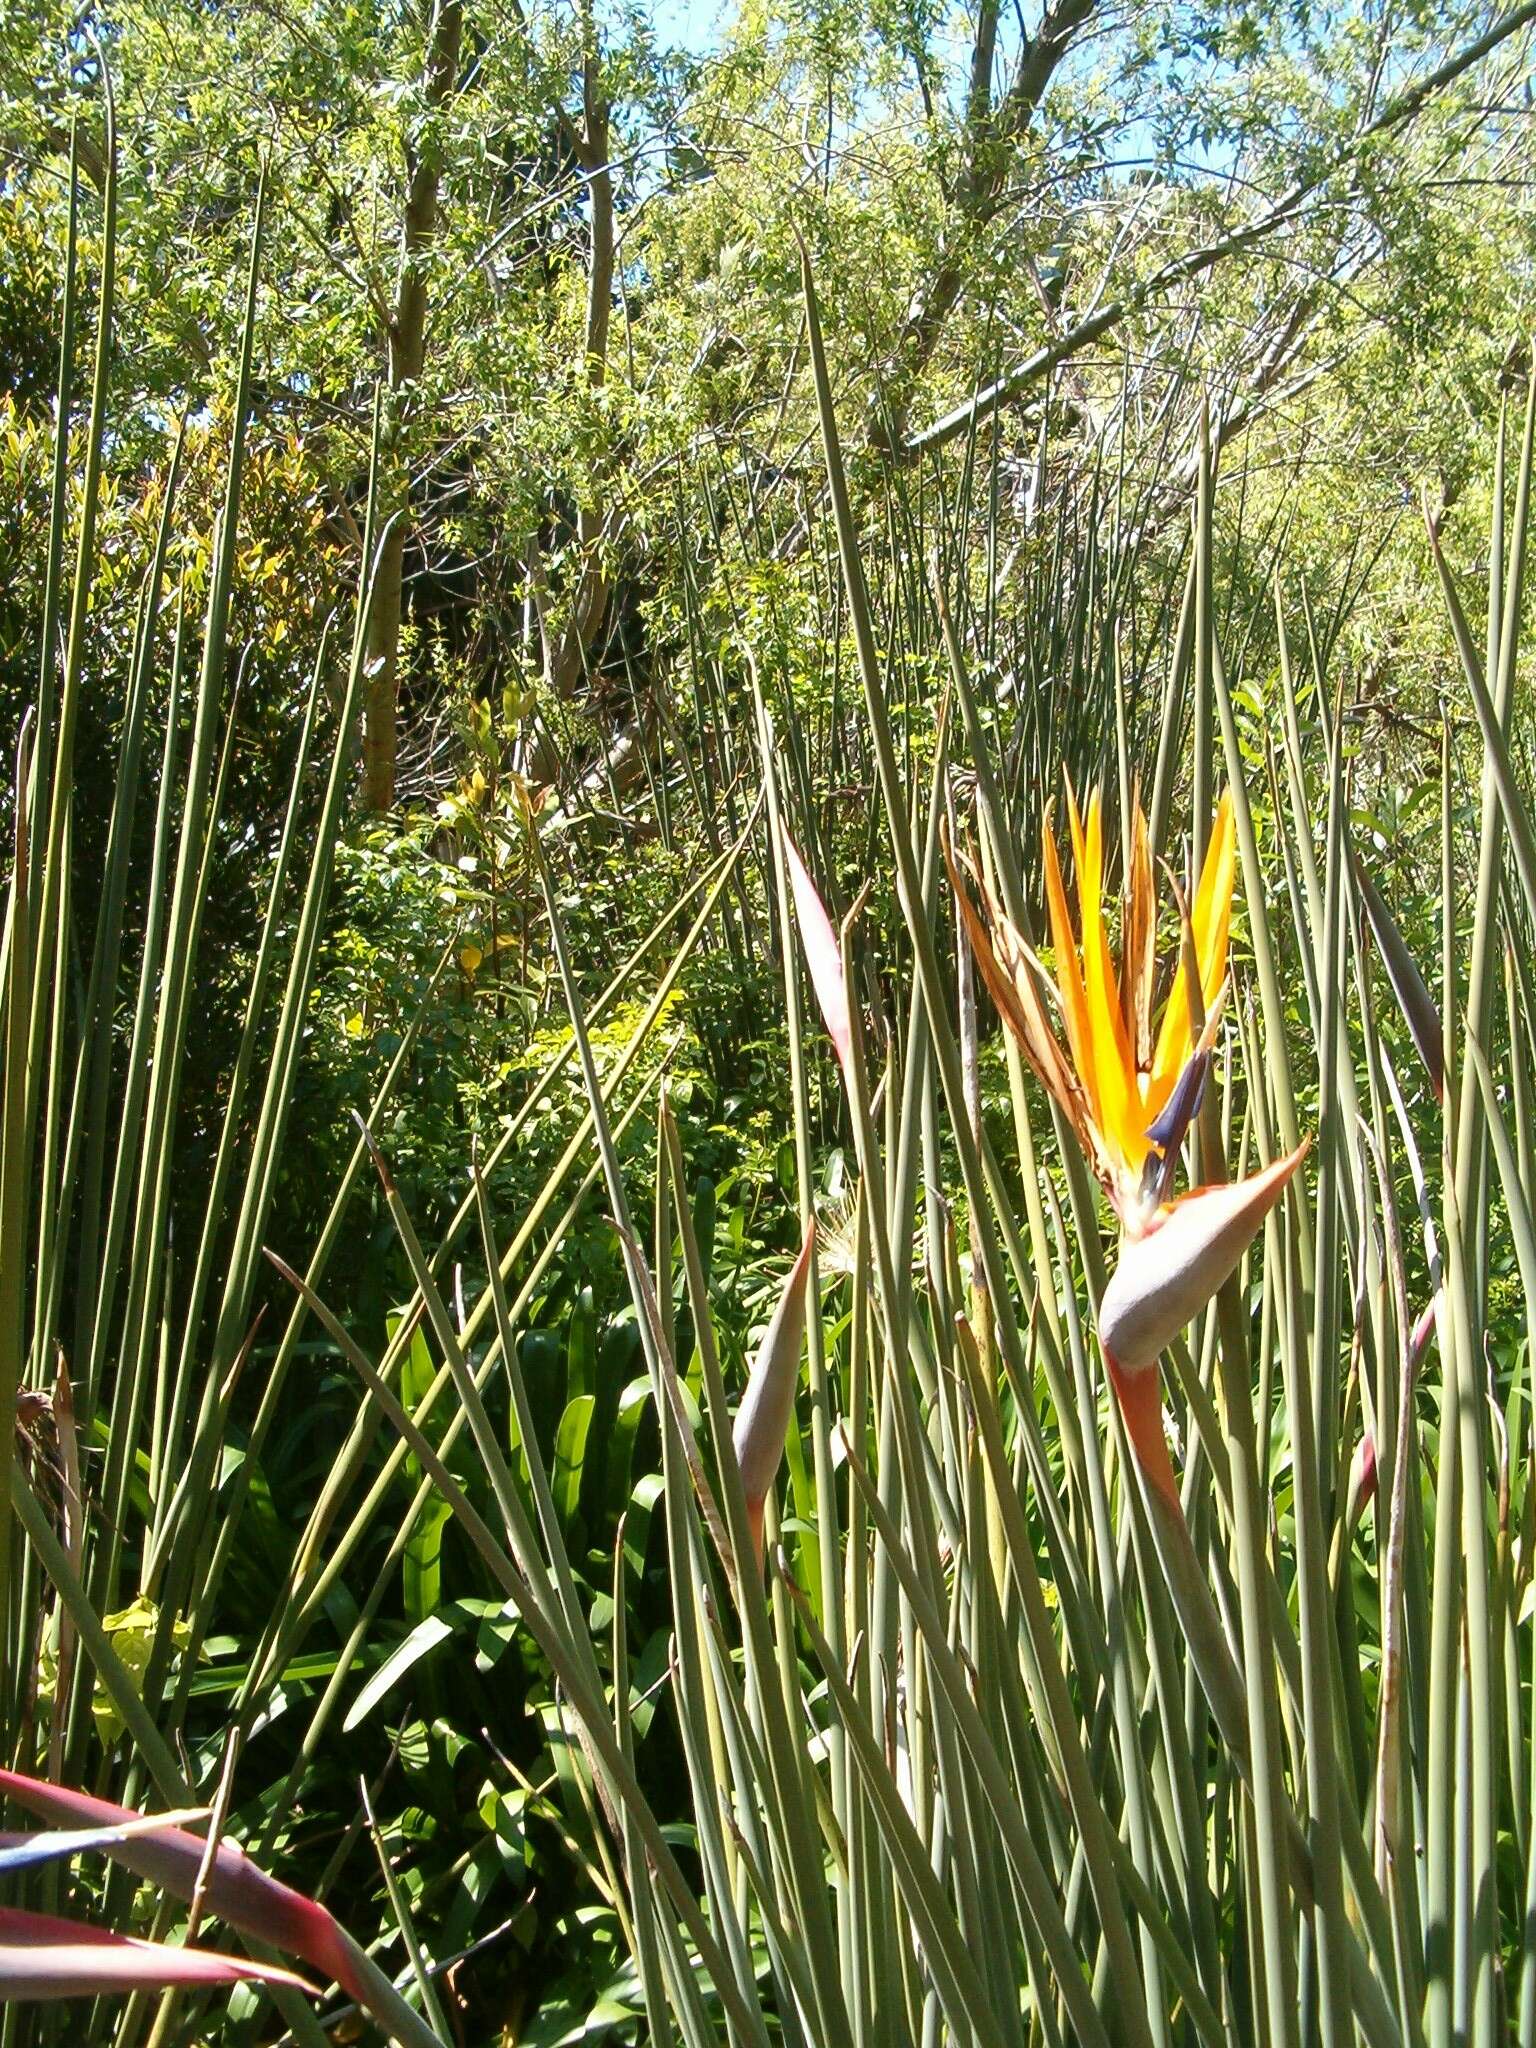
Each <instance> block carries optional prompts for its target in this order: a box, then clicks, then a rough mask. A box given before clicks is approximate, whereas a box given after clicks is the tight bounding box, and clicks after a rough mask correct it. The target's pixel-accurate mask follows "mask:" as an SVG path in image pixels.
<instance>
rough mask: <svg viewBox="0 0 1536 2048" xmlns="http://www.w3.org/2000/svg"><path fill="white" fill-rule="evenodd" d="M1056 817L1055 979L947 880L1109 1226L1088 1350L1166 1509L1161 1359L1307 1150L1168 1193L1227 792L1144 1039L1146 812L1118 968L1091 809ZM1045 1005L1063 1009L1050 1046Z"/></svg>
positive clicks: (1151, 966) (1148, 954) (1135, 848)
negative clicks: (1094, 1182)
mask: <svg viewBox="0 0 1536 2048" xmlns="http://www.w3.org/2000/svg"><path fill="white" fill-rule="evenodd" d="M1067 815H1068V822H1069V825H1070V830H1071V839H1072V851H1073V862H1074V867H1075V872H1076V880H1077V899H1078V925H1077V928H1076V929H1075V930H1074V928H1073V924H1072V919H1071V915H1070V912H1069V909H1068V904H1067V893H1066V888H1065V886H1064V884H1063V880H1062V873H1061V864H1060V861H1059V859H1058V858H1057V853H1056V845H1055V841H1054V839H1053V837H1052V831H1051V820H1050V818H1049V817H1047V819H1046V824H1045V829H1044V833H1043V835H1042V839H1043V844H1042V858H1043V865H1044V876H1045V901H1046V911H1047V916H1048V919H1049V923H1050V932H1051V946H1052V955H1053V961H1052V965H1053V968H1054V972H1053V971H1051V969H1048V968H1047V967H1046V966H1045V964H1044V962H1043V961H1042V960H1041V959H1040V958H1039V957H1038V956H1037V955H1036V953H1035V952H1034V951H1033V950H1032V948H1031V947H1030V946H1029V945H1028V943H1027V942H1026V941H1025V939H1024V938H1023V936H1022V935H1021V934H1020V932H1019V931H1018V929H1017V927H1016V926H1015V925H1014V924H1013V923H1012V922H1011V921H1010V919H1009V918H1008V916H1007V914H1006V912H1005V911H1004V910H1003V908H1002V906H1001V904H1000V903H999V902H998V900H997V898H996V896H995V895H994V893H993V891H992V890H991V888H990V887H989V886H988V884H987V882H986V881H985V879H984V878H983V877H982V876H980V875H979V874H978V872H977V869H976V867H975V864H974V863H973V862H971V861H968V860H963V859H962V860H957V859H956V858H955V856H954V853H953V850H952V849H947V852H948V855H949V866H950V878H951V881H952V882H953V884H954V889H955V896H956V900H957V902H958V904H959V907H960V914H961V918H962V920H963V922H964V925H965V930H966V934H967V937H968V939H969V941H970V945H971V950H972V953H973V955H974V957H975V960H976V964H977V967H978V968H979V970H980V972H981V976H982V979H983V981H984V982H985V983H986V985H987V989H988V991H989V993H990V994H991V996H992V1000H993V1002H994V1003H995V1004H996V1005H997V1008H998V1011H999V1013H1000V1014H1001V1016H1002V1018H1003V1020H1004V1022H1005V1024H1006V1025H1007V1026H1008V1028H1009V1029H1010V1031H1011V1032H1012V1033H1013V1035H1014V1037H1015V1038H1016V1039H1017V1041H1018V1044H1019V1047H1020V1050H1021V1051H1022V1052H1023V1054H1024V1058H1025V1060H1026V1061H1027V1062H1028V1064H1029V1066H1030V1068H1031V1069H1032V1071H1033V1072H1034V1074H1035V1076H1036V1078H1037V1079H1038V1080H1039V1081H1040V1082H1041V1084H1042V1085H1043V1086H1044V1087H1045V1088H1046V1090H1047V1091H1048V1093H1049V1094H1050V1095H1051V1097H1052V1099H1053V1100H1054V1101H1055V1102H1056V1103H1057V1105H1058V1106H1059V1108H1060V1109H1061V1112H1062V1115H1063V1117H1064V1118H1065V1120H1066V1123H1067V1125H1068V1128H1069V1129H1070V1130H1071V1131H1072V1133H1073V1135H1074V1136H1075V1137H1076V1139H1077V1141H1078V1143H1079V1144H1080V1145H1081V1146H1082V1149H1083V1151H1084V1153H1085V1154H1086V1155H1087V1158H1088V1162H1089V1164H1090V1166H1091V1167H1092V1168H1093V1171H1094V1173H1095V1175H1096V1177H1097V1179H1098V1181H1099V1184H1100V1186H1101V1187H1102V1189H1103V1191H1104V1194H1105V1196H1106V1198H1107V1200H1108V1201H1109V1204H1110V1206H1111V1208H1112V1209H1113V1210H1114V1212H1115V1215H1116V1217H1117V1219H1118V1221H1119V1225H1120V1252H1119V1257H1118V1260H1117V1262H1116V1265H1115V1270H1114V1272H1113V1274H1112V1275H1111V1277H1110V1280H1109V1282H1108V1284H1107V1286H1106V1287H1105V1289H1104V1293H1103V1296H1102V1298H1101V1300H1100V1303H1099V1315H1098V1330H1099V1342H1100V1345H1101V1347H1102V1349H1103V1353H1104V1361H1105V1365H1106V1368H1107V1370H1108V1373H1109V1378H1110V1383H1111V1385H1112V1386H1113V1387H1114V1390H1115V1394H1116V1398H1117V1399H1118V1401H1119V1404H1120V1409H1121V1413H1122V1414H1123V1416H1124V1418H1125V1424H1126V1431H1127V1434H1128V1435H1129V1437H1130V1440H1131V1444H1132V1447H1133V1449H1134V1450H1135V1453H1136V1456H1137V1458H1138V1460H1139V1462H1140V1464H1141V1466H1142V1469H1143V1471H1144V1472H1145V1474H1146V1476H1147V1478H1148V1480H1149V1481H1150V1482H1151V1483H1152V1484H1153V1485H1155V1486H1156V1487H1157V1488H1158V1489H1159V1491H1160V1492H1161V1493H1163V1495H1164V1496H1165V1498H1168V1499H1170V1500H1171V1501H1172V1502H1173V1503H1175V1504H1176V1503H1177V1500H1178V1488H1177V1483H1176V1481H1175V1479H1174V1474H1173V1469H1172V1465H1171V1463H1170V1461H1169V1457H1168V1447H1167V1442H1166V1440H1165V1438H1164V1435H1163V1428H1162V1413H1161V1396H1160V1391H1159V1384H1158V1375H1157V1370H1156V1367H1157V1361H1158V1358H1159V1357H1160V1356H1161V1354H1162V1352H1163V1351H1164V1350H1165V1349H1166V1348H1167V1346H1168V1345H1169V1344H1170V1343H1171V1342H1172V1340H1173V1338H1174V1337H1175V1336H1176V1335H1177V1334H1178V1332H1179V1331H1180V1330H1181V1329H1183V1328H1184V1326H1185V1325H1186V1324H1187V1323H1189V1322H1190V1321H1191V1320H1192V1319H1193V1317H1194V1316H1196V1315H1197V1314H1198V1313H1199V1311H1200V1310H1201V1309H1202V1308H1203V1307H1204V1306H1205V1304H1206V1303H1207V1302H1208V1301H1209V1300H1210V1299H1211V1298H1212V1296H1213V1295H1214V1294H1215V1293H1216V1291H1217V1290H1218V1288H1220V1287H1221V1285H1222V1284H1223V1282H1224V1281H1225V1280H1226V1279H1227V1277H1228V1276H1229V1274H1230V1273H1231V1272H1232V1271H1233V1269H1234V1268H1235V1267H1236V1265H1237V1262H1238V1260H1239V1259H1240V1258H1241V1257H1242V1254H1243V1252H1244V1250H1245V1248H1246V1247H1247V1245H1248V1244H1249V1242H1250V1241H1251V1239H1252V1238H1253V1236H1254V1234H1255V1233H1256V1232H1257V1231H1258V1229H1259V1227H1260V1225H1261V1224H1262V1223H1263V1221H1264V1218H1265V1217H1266V1216H1267V1215H1268V1213H1269V1211H1270V1210H1271V1209H1272V1208H1273V1207H1274V1205H1275V1203H1276V1202H1277V1201H1278V1200H1279V1199H1280V1196H1281V1195H1282V1194H1283V1193H1284V1191H1285V1189H1286V1187H1287V1185H1288V1184H1289V1182H1290V1180H1291V1177H1292V1175H1293V1174H1294V1173H1295V1171H1296V1169H1297V1167H1298V1166H1299V1165H1300V1164H1301V1161H1302V1159H1303V1158H1304V1157H1305V1155H1306V1150H1307V1146H1306V1143H1305V1142H1303V1143H1302V1144H1301V1145H1299V1146H1298V1147H1297V1148H1296V1150H1295V1151H1294V1152H1291V1153H1289V1154H1287V1155H1286V1156H1285V1157H1284V1158H1281V1159H1277V1160H1275V1161H1274V1162H1273V1163H1272V1164H1271V1165H1269V1166H1266V1167H1264V1168H1263V1169H1261V1170H1260V1171H1259V1172H1258V1173H1255V1174H1251V1175H1250V1176H1248V1177H1247V1178H1246V1179H1244V1180H1241V1181H1236V1182H1223V1183H1220V1184H1218V1185H1214V1186H1209V1187H1202V1188H1196V1189H1193V1190H1191V1191H1190V1192H1188V1193H1186V1194H1183V1195H1175V1194H1174V1193H1173V1183H1174V1176H1175V1173H1176V1170H1177V1165H1178V1159H1179V1154H1180V1150H1181V1148H1182V1146H1183V1142H1184V1138H1185V1135H1186V1133H1187V1132H1188V1130H1189V1126H1190V1124H1191V1122H1192V1120H1193V1119H1194V1117H1195V1115H1196V1114H1197V1112H1198V1110H1199V1107H1200V1102H1201V1097H1202V1095H1203V1093H1204V1089H1205V1082H1206V1076H1207V1074H1208V1071H1209V1068H1210V1062H1211V1051H1212V1045H1213V1041H1214V1035H1215V1030H1216V1025H1217V1021H1218V1019H1219V1016H1220V1013H1221V1005H1222V1002H1223V999H1224V997H1225V992H1226V978H1227V950H1228V943H1229V939H1230V934H1231V923H1232V898H1233V894H1234V891H1235V888H1236V883H1237V844H1236V830H1235V826H1234V822H1233V816H1232V799H1231V793H1230V791H1229V792H1227V793H1226V794H1225V795H1224V796H1223V797H1222V800H1221V803H1220V805H1219V807H1218V810H1217V813H1216V820H1215V824H1214V827H1213V830H1212V832H1211V837H1210V843H1209V845H1208V847H1207V849H1206V854H1205V859H1204V863H1203V865H1202V867H1201V871H1200V879H1199V884H1198V887H1197V889H1196V892H1195V900H1194V905H1193V908H1192V909H1189V910H1187V911H1186V910H1185V907H1184V904H1183V901H1182V898H1181V900H1180V911H1181V924H1182V925H1183V927H1184V930H1183V944H1182V946H1181V949H1180V951H1181V957H1180V959H1179V964H1178V966H1177V968H1176V969H1175V972H1174V975H1173V979H1172V983H1171V986H1170V988H1169V993H1168V997H1167V1000H1166V1002H1165V1004H1164V1006H1163V1011H1162V1016H1161V1018H1160V1020H1159V1023H1158V1028H1157V1030H1156V1032H1155V1033H1154V1032H1153V1029H1152V1006H1153V997H1154V992H1155V988H1156V982H1157V905H1156V897H1155V893H1154V889H1153V879H1152V857H1151V850H1150V842H1149V838H1148V831H1147V821H1146V817H1145V815H1144V813H1143V812H1142V809H1141V806H1140V804H1139V803H1137V804H1136V805H1135V807H1134V812H1133V816H1132V820H1131V831H1130V869H1129V874H1128V876H1127V882H1126V888H1125V894H1124V901H1123V905H1122V915H1121V948H1120V962H1119V966H1118V969H1117V967H1116V963H1115V961H1114V958H1113V956H1112V954H1111V951H1110V944H1109V933H1108V925H1107V921H1106V917H1105V909H1104V821H1103V806H1102V803H1101V801H1100V798H1099V796H1098V794H1097V793H1095V794H1094V795H1093V796H1092V797H1091V798H1090V800H1089V804H1088V816H1087V820H1086V822H1085V821H1084V819H1083V818H1082V816H1081V814H1080V812H1079V809H1078V805H1077V801H1076V798H1075V796H1074V795H1073V793H1072V789H1071V785H1070V784H1068V788H1067ZM973 890H974V892H975V894H976V895H977V896H979V897H980V900H981V905H982V908H981V909H980V910H979V911H978V909H977V908H976V905H975V903H974V902H973V900H972V891H973ZM1047 1005H1050V1006H1051V1007H1052V1008H1054V1010H1055V1011H1056V1012H1057V1013H1059V1016H1060V1019H1061V1031H1060V1035H1058V1031H1057V1028H1056V1026H1055V1024H1054V1023H1053V1022H1052V1019H1051V1016H1050V1014H1049V1011H1048V1008H1047ZM1197 1020H1198V1021H1197Z"/></svg>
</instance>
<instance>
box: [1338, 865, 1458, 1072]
mask: <svg viewBox="0 0 1536 2048" xmlns="http://www.w3.org/2000/svg"><path fill="white" fill-rule="evenodd" d="M1354 867H1355V880H1356V881H1357V882H1358V883H1359V885H1360V900H1361V901H1362V902H1363V903H1364V905H1365V914H1366V918H1367V920H1368V921H1369V923H1370V927H1371V934H1372V936H1373V938H1374V939H1375V941H1376V950H1377V952H1378V953H1380V955H1381V961H1382V965H1383V966H1384V967H1385V968H1386V970H1387V979H1388V981H1390V982H1391V984H1392V993H1393V994H1394V995H1395V996H1396V997H1397V1006H1398V1008H1399V1009H1400V1010H1401V1011H1402V1013H1403V1021H1404V1023H1405V1024H1406V1025H1407V1026H1408V1033H1409V1036H1410V1037H1411V1038H1412V1040H1413V1043H1414V1046H1415V1049H1416V1050H1417V1052H1418V1055H1419V1058H1420V1059H1421V1060H1422V1061H1423V1062H1424V1067H1425V1071H1426V1072H1427V1073H1428V1075H1429V1085H1430V1086H1431V1088H1433V1089H1434V1091H1435V1100H1436V1101H1437V1102H1443V1101H1444V1100H1445V1037H1444V1033H1443V1032H1442V1030H1441V1026H1440V1010H1439V1007H1438V1005H1437V1004H1436V1002H1435V999H1434V997H1433V996H1432V995H1431V994H1430V992H1429V989H1428V987H1427V985H1426V983H1425V980H1424V977H1423V975H1422V974H1421V973H1420V972H1419V964H1418V962H1417V961H1416V960H1415V959H1414V957H1413V955H1412V953H1411V952H1410V951H1409V950H1408V944H1407V941H1406V940H1405V939H1404V937H1403V935H1402V933H1401V932H1400V931H1399V930H1398V928H1397V925H1396V923H1395V922H1394V921H1393V917H1392V913H1391V911H1390V910H1388V908H1387V906H1386V903H1385V901H1384V900H1383V898H1382V895H1381V892H1380V890H1379V889H1378V888H1377V887H1376V884H1375V883H1374V882H1373V881H1372V879H1371V876H1370V873H1369V871H1368V869H1367V868H1366V866H1365V863H1364V862H1363V861H1362V860H1361V858H1360V856H1359V854H1358V853H1357V854H1356V855H1355V856H1354Z"/></svg>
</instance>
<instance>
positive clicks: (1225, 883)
mask: <svg viewBox="0 0 1536 2048" xmlns="http://www.w3.org/2000/svg"><path fill="white" fill-rule="evenodd" d="M1236 885H1237V828H1236V825H1235V823H1234V821H1233V817H1232V792H1231V791H1230V790H1228V791H1227V792H1226V793H1225V795H1224V796H1223V797H1222V799H1221V803H1220V805H1219V806H1218V808H1217V812H1216V825H1215V830H1214V831H1213V832H1212V833H1211V841H1210V844H1209V846H1207V848H1206V850H1205V864H1204V866H1203V867H1202V868H1201V870H1200V887H1199V890H1198V892H1197V893H1196V896H1195V907H1194V910H1193V911H1192V912H1191V914H1190V925H1191V927H1192V929H1193V931H1194V935H1195V957H1196V959H1197V960H1198V961H1199V963H1200V990H1201V995H1202V998H1203V1000H1204V1003H1205V1005H1206V1006H1207V1007H1209V1005H1210V1004H1211V1003H1213V1002H1214V1001H1215V1000H1216V992H1217V990H1218V989H1219V988H1220V987H1221V984H1222V982H1223V981H1224V980H1225V979H1226V973H1227V942H1228V938H1229V935H1230V932H1231V924H1232V894H1233V890H1234V889H1235V887H1236ZM1190 1037H1191V1033H1190V1013H1189V989H1188V986H1187V984H1186V982H1185V978H1184V965H1183V962H1182V960H1181V961H1180V963H1179V971H1178V973H1177V974H1176V975H1175V976H1174V982H1173V988H1172V990H1171V991H1170V993H1169V997H1168V1003H1167V1007H1166V1008H1165V1009H1164V1011H1163V1021H1162V1026H1161V1028H1160V1029H1159V1031H1158V1034H1157V1049H1156V1051H1155V1052H1154V1054H1153V1056H1152V1074H1151V1078H1150V1080H1149V1082H1148V1084H1147V1095H1146V1111H1147V1119H1148V1121H1149V1122H1150V1121H1152V1120H1153V1119H1154V1118H1155V1117H1156V1116H1157V1115H1158V1114H1159V1112H1160V1111H1161V1110H1162V1108H1163V1105H1164V1104H1165V1103H1166V1102H1167V1100H1168V1096H1169V1094H1170V1092H1171V1091H1172V1088H1173V1084H1174V1082H1175V1081H1176V1080H1177V1079H1178V1077H1179V1075H1180V1074H1181V1073H1182V1072H1183V1070H1184V1063H1185V1061H1186V1060H1187V1059H1188V1058H1189V1054H1190Z"/></svg>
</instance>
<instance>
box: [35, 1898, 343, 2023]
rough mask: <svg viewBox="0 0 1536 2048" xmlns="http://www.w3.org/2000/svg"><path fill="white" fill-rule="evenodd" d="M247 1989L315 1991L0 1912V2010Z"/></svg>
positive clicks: (200, 1953)
mask: <svg viewBox="0 0 1536 2048" xmlns="http://www.w3.org/2000/svg"><path fill="white" fill-rule="evenodd" d="M244 1983H257V1984H284V1985H287V1986H289V1987H290V1988H291V1989H293V1990H295V1991H307V1992H309V1993H310V1995H311V1996H313V1995H314V1987H313V1986H312V1985H309V1984H306V1983H305V1982H304V1980H303V1978H302V1977H296V1976H295V1975H294V1974H293V1972H292V1971H291V1970H283V1969H279V1968H277V1967H276V1966H274V1965H271V1964H267V1963H256V1962H252V1961H251V1960H250V1959H249V1958H248V1957H244V1956H227V1955H220V1954H219V1953H218V1952H217V1951H216V1950H213V1949H198V1948H175V1947H172V1946H171V1945H170V1944H169V1943H166V1942H159V1941H140V1940H138V1939H137V1938H135V1937H134V1936H132V1935H126V1934H114V1933H112V1932H111V1931H110V1930H109V1929H108V1928H105V1927H91V1926H88V1925H86V1924H84V1923H83V1922H81V1921H78V1920H65V1919H62V1918H60V1917H59V1916H58V1915H56V1914H53V1913H32V1912H28V1911H25V1910H23V1909H22V1908H21V1907H18V1906H0V2004H10V2003H13V2002H21V2001H25V2002H26V2003H28V2004H31V2003H35V2002H39V2001H42V2000H45V1999H56V1998H91V1997H94V1996H95V1995H96V1994H97V1993H98V1992H117V1991H161V1990H165V1989H167V1988H168V1987H170V1986H171V1985H199V1984H201V1985H219V1984H244Z"/></svg>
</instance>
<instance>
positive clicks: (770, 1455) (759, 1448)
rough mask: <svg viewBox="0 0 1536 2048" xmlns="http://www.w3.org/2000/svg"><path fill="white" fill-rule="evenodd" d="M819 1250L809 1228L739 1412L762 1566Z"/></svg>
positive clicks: (751, 1521)
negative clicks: (766, 1515) (768, 1506)
mask: <svg viewBox="0 0 1536 2048" xmlns="http://www.w3.org/2000/svg"><path fill="white" fill-rule="evenodd" d="M815 1245H816V1225H815V1223H814V1222H812V1223H808V1224H807V1225H806V1230H805V1242H804V1244H803V1245H802V1246H801V1247H800V1256H799V1258H798V1259H796V1261H795V1264H794V1269H793V1271H792V1272H791V1273H790V1276H789V1278H788V1280H787V1281H786V1282H785V1285H784V1292H783V1293H782V1294H781V1295H780V1296H779V1305H778V1307H777V1308H776V1309H775V1310H774V1312H773V1320H772V1321H771V1322H770V1323H769V1325H768V1328H767V1331H766V1332H765V1334H764V1337H763V1341H762V1346H761V1348H760V1349H759V1351H758V1354H757V1357H756V1358H755V1359H754V1360H753V1362H752V1371H751V1373H750V1374H749V1376H748V1379H747V1391H746V1393H745V1394H743V1396H742V1398H741V1406H740V1407H739V1408H738V1409H737V1411H736V1428H735V1432H734V1434H733V1437H732V1442H733V1444H734V1445H735V1449H736V1463H737V1465H738V1467H739V1468H740V1471H741V1485H742V1491H743V1492H744V1493H745V1494H746V1496H747V1522H748V1526H749V1527H750V1529H751V1531H752V1544H753V1548H754V1549H755V1550H756V1551H757V1555H758V1561H759V1563H761V1561H762V1555H763V1503H764V1502H765V1501H766V1500H767V1498H768V1489H769V1488H770V1487H771V1486H772V1485H773V1482H774V1479H775V1478H776V1476H777V1474H778V1470H779V1462H780V1460H781V1459H782V1458H783V1456H784V1439H785V1437H786V1436H787V1435H788V1434H789V1421H790V1417H791V1415H793V1413H794V1408H795V1389H796V1387H797V1386H798V1385H799V1383H800V1346H801V1343H802V1341H803V1340H804V1337H805V1298H806V1292H807V1289H808V1287H809V1285H810V1278H811V1253H812V1251H813V1250H814V1249H815Z"/></svg>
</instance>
